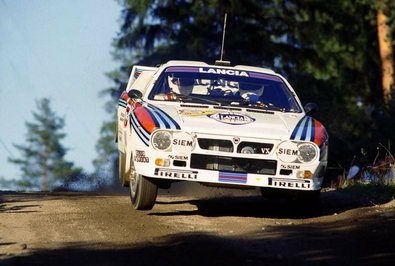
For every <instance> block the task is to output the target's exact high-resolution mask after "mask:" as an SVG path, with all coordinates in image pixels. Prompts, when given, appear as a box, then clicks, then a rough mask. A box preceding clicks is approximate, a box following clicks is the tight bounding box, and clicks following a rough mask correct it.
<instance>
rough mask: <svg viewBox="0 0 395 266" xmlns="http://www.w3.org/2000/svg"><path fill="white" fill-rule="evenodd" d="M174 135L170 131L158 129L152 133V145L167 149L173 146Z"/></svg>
mask: <svg viewBox="0 0 395 266" xmlns="http://www.w3.org/2000/svg"><path fill="white" fill-rule="evenodd" d="M171 141H172V135H171V133H170V132H169V131H164V130H158V131H156V132H155V133H154V134H153V135H152V145H153V146H154V148H155V149H157V150H161V151H165V150H168V149H169V148H170V146H171Z"/></svg>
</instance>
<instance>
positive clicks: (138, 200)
mask: <svg viewBox="0 0 395 266" xmlns="http://www.w3.org/2000/svg"><path fill="white" fill-rule="evenodd" d="M157 194H158V186H157V185H155V183H153V182H152V181H151V180H150V178H148V177H145V176H142V175H140V174H137V173H136V172H135V171H134V170H132V174H131V175H130V199H131V201H132V205H133V207H134V208H135V209H136V210H151V209H152V207H153V206H154V204H155V201H156V196H157Z"/></svg>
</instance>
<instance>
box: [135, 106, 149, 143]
mask: <svg viewBox="0 0 395 266" xmlns="http://www.w3.org/2000/svg"><path fill="white" fill-rule="evenodd" d="M130 124H131V125H132V127H133V129H134V130H135V131H136V134H137V136H139V138H140V139H141V141H142V142H143V143H144V144H145V145H146V146H148V143H149V139H150V133H148V132H147V131H146V130H145V129H144V128H143V127H142V126H141V124H140V122H139V121H138V120H137V117H136V116H135V114H134V113H133V112H132V114H131V116H130Z"/></svg>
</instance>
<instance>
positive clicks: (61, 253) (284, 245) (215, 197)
mask: <svg viewBox="0 0 395 266" xmlns="http://www.w3.org/2000/svg"><path fill="white" fill-rule="evenodd" d="M173 194H174V193H173ZM173 194H169V193H167V192H166V191H164V192H163V193H162V195H161V196H160V197H158V201H157V204H156V205H155V206H154V209H153V210H151V211H147V212H138V211H134V210H133V209H132V208H131V206H130V201H129V198H128V195H127V191H125V193H122V194H117V195H108V194H97V193H96V194H95V193H15V192H0V265H348V266H349V265H393V264H394V261H395V202H394V201H391V202H387V203H382V202H372V201H371V200H369V201H367V200H363V199H355V198H352V197H348V196H347V195H339V193H338V192H334V191H331V192H325V193H323V194H322V207H321V210H319V211H318V212H315V213H301V212H300V211H298V210H295V209H294V208H293V207H292V208H291V207H290V206H289V205H288V204H287V203H286V202H282V201H274V200H264V199H262V198H261V197H260V196H259V194H258V193H256V192H255V191H251V192H239V191H236V192H235V191H228V190H226V191H225V192H224V190H217V191H215V192H214V193H213V191H212V190H204V188H202V189H201V190H200V191H199V193H195V195H194V193H175V194H176V196H174V195H173ZM191 194H192V196H186V195H191Z"/></svg>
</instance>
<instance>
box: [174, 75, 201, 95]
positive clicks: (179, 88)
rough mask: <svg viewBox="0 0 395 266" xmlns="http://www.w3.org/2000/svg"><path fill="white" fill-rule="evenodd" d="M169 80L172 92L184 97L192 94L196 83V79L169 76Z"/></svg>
mask: <svg viewBox="0 0 395 266" xmlns="http://www.w3.org/2000/svg"><path fill="white" fill-rule="evenodd" d="M167 80H168V83H169V87H170V89H171V91H172V92H174V93H176V94H182V95H189V94H191V93H192V90H193V85H194V82H195V81H194V79H191V78H177V77H172V76H168V77H167Z"/></svg>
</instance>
